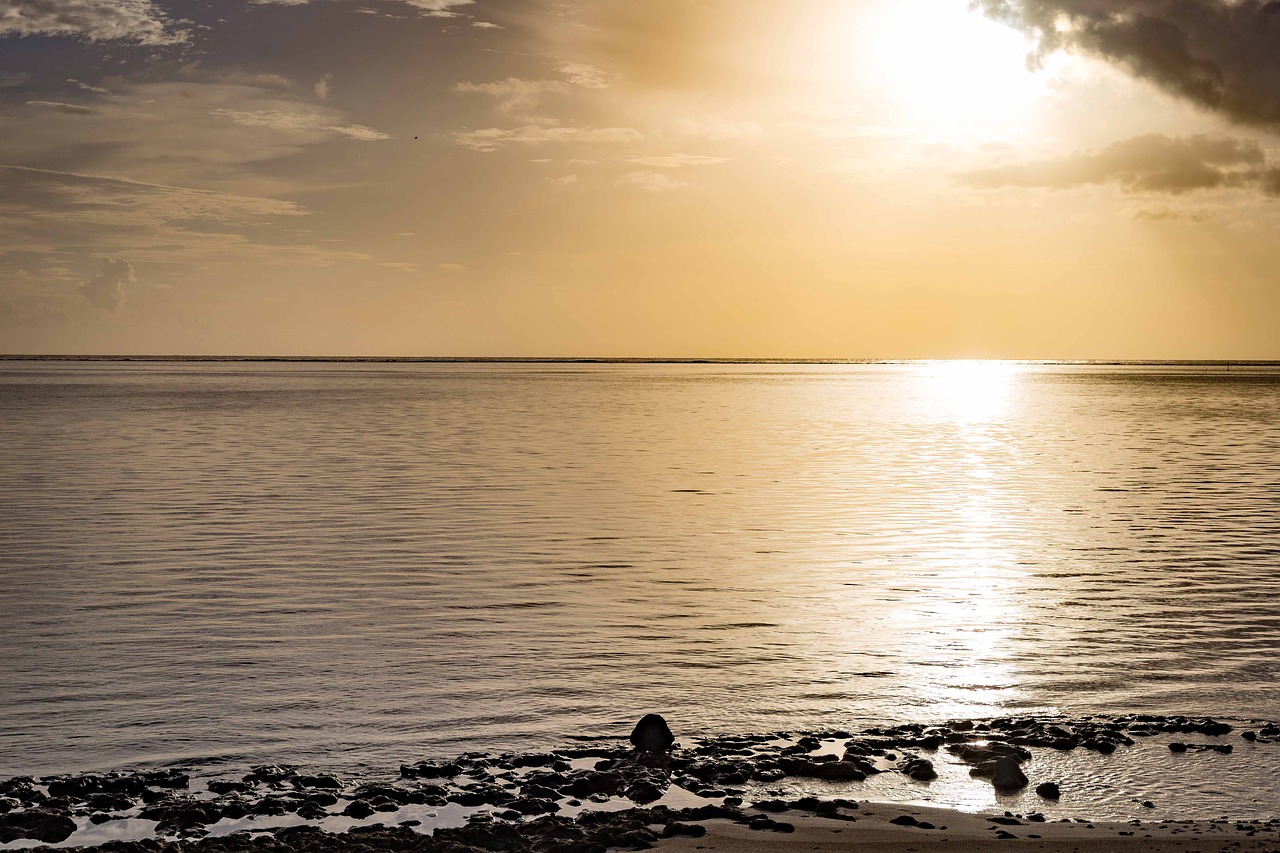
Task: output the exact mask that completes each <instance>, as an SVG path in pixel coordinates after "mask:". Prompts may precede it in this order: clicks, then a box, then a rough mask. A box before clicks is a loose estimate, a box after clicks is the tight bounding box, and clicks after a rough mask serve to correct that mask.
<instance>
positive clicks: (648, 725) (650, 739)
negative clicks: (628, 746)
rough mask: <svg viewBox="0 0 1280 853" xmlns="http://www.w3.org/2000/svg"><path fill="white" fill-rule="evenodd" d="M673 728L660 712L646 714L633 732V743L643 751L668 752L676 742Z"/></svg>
mask: <svg viewBox="0 0 1280 853" xmlns="http://www.w3.org/2000/svg"><path fill="white" fill-rule="evenodd" d="M675 741H676V738H675V735H673V734H671V728H670V726H668V725H667V721H666V720H664V719H663V718H662V717H661V716H660V715H658V714H645V715H644V716H643V717H642V718H641V719H640V722H638V723H636V727H635V729H633V730H632V732H631V743H632V745H633V746H635V748H636V749H638V750H641V751H642V752H666V751H667V750H669V749H671V744H673V743H675Z"/></svg>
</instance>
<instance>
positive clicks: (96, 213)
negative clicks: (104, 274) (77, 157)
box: [0, 166, 365, 277]
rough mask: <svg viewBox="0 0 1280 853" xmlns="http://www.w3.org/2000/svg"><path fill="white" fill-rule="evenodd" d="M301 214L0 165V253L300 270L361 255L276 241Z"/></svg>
mask: <svg viewBox="0 0 1280 853" xmlns="http://www.w3.org/2000/svg"><path fill="white" fill-rule="evenodd" d="M308 213H309V211H308V210H307V209H306V208H303V207H300V206H299V205H297V204H294V203H292V202H288V201H281V200H278V199H271V198H255V197H251V196H244V195H236V194H233V193H224V192H216V191H211V190H199V189H191V188H188V187H179V186H170V185H165V184H149V183H143V182H140V181H130V180H126V179H123V178H115V177H108V176H103V175H90V174H79V173H75V172H56V171H51V170H45V169H29V168H24V167H17V166H0V256H3V255H4V253H5V252H23V253H34V254H42V255H46V256H54V257H61V255H62V253H65V252H67V251H90V252H98V253H102V252H111V253H113V254H114V253H117V252H118V253H122V254H124V253H127V254H128V255H129V257H131V258H133V259H135V260H137V259H143V260H146V261H147V262H152V263H187V264H191V263H213V262H225V261H243V260H249V261H253V262H256V263H261V264H269V265H300V266H328V265H331V264H333V263H336V262H338V261H345V260H360V259H364V258H365V256H364V255H360V254H358V253H353V252H339V251H335V250H333V249H330V248H326V247H323V246H315V245H308V244H305V243H298V242H297V241H296V240H292V241H290V240H288V239H284V238H285V237H287V232H285V231H284V225H285V223H287V222H291V220H293V219H294V218H296V217H300V216H304V215H306V214H308ZM273 237H274V238H275V239H272V238H273ZM41 274H42V275H44V276H46V277H47V276H48V275H49V270H47V269H46V270H43V271H42V272H41Z"/></svg>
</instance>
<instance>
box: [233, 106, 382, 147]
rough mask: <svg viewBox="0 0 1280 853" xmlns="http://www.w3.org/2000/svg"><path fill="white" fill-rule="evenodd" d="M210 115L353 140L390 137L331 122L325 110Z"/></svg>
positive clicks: (246, 123)
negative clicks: (316, 111) (321, 111)
mask: <svg viewBox="0 0 1280 853" xmlns="http://www.w3.org/2000/svg"><path fill="white" fill-rule="evenodd" d="M209 114H210V115H214V116H221V117H223V118H228V119H231V121H233V122H235V123H236V124H243V125H245V126H247V127H268V128H271V129H273V130H284V131H294V132H299V131H300V132H307V131H321V132H327V133H336V134H339V135H341V136H347V137H350V138H351V139H359V140H362V141H365V142H373V141H377V140H380V139H390V138H391V137H390V136H387V134H385V133H383V132H382V131H379V130H374V129H373V128H371V127H365V126H364V125H360V124H348V125H337V124H329V123H328V122H329V119H328V118H327V117H326V116H325V115H324V114H322V113H314V112H307V111H300V110H288V111H286V110H252V111H246V110H227V109H215V110H210V111H209Z"/></svg>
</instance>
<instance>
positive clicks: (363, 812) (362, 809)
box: [342, 800, 373, 820]
mask: <svg viewBox="0 0 1280 853" xmlns="http://www.w3.org/2000/svg"><path fill="white" fill-rule="evenodd" d="M342 813H343V814H344V815H346V816H347V817H353V818H355V819H356V820H363V819H364V818H366V817H368V816H369V815H371V814H373V806H371V805H369V804H368V803H367V802H365V801H364V800H352V801H351V802H350V803H348V804H347V807H346V808H345V809H343V811H342Z"/></svg>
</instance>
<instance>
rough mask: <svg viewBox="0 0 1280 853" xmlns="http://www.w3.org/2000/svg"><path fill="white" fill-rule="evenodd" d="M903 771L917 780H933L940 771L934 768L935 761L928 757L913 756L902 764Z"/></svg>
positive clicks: (908, 776) (910, 777) (905, 774)
mask: <svg viewBox="0 0 1280 853" xmlns="http://www.w3.org/2000/svg"><path fill="white" fill-rule="evenodd" d="M902 773H903V775H904V776H906V777H907V778H909V779H914V780H915V781H917V782H931V781H933V780H934V779H937V778H938V772H937V771H936V770H934V769H933V762H932V761H930V760H929V759H927V758H912V759H909V760H907V761H906V762H905V763H904V764H903V765H902Z"/></svg>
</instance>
